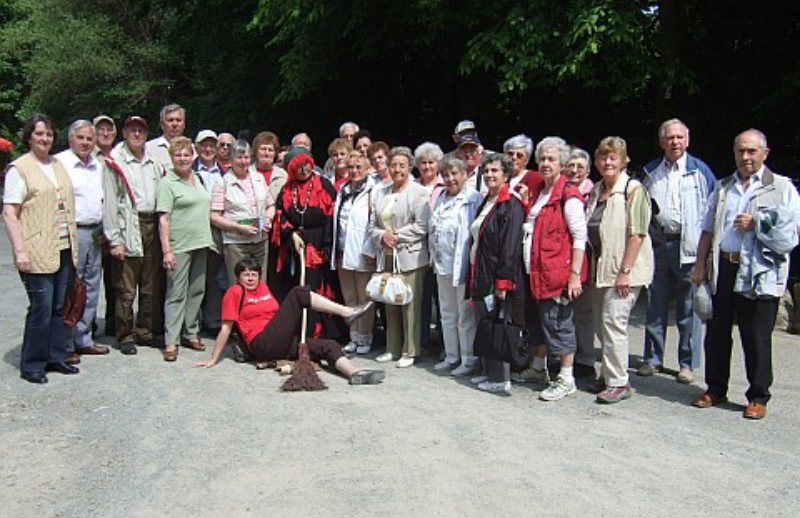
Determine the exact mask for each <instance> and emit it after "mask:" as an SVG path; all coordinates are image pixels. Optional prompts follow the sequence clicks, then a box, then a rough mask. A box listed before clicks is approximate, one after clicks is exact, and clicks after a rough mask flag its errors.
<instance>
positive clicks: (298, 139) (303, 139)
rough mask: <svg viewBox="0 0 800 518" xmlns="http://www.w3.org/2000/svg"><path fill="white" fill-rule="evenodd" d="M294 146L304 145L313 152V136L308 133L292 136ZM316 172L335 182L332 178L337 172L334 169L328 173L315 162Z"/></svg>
mask: <svg viewBox="0 0 800 518" xmlns="http://www.w3.org/2000/svg"><path fill="white" fill-rule="evenodd" d="M292 146H293V147H294V146H302V147H304V148H306V149H307V150H308V152H309V153H311V152H312V150H311V137H309V136H308V133H298V134H297V135H295V136H294V137H292ZM331 163H333V162H331ZM314 172H315V173H317V174H318V175H321V176H324V177H325V178H327V179H328V180H330V181H331V182H333V179H332V178H333V177H334V176H335V173H334V172H333V171H331V172H330V174H328V173H326V172H325V171H324V170H322V169H320V167H319V166H318V165H316V164H314Z"/></svg>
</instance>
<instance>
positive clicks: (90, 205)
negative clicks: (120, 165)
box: [55, 149, 103, 225]
mask: <svg viewBox="0 0 800 518" xmlns="http://www.w3.org/2000/svg"><path fill="white" fill-rule="evenodd" d="M55 158H56V159H57V160H58V161H59V162H61V164H62V165H63V166H64V168H65V169H66V170H67V173H68V174H69V179H70V180H71V181H72V191H73V193H74V194H75V223H77V224H78V225H96V224H98V223H102V222H103V167H102V166H101V165H100V162H98V160H97V157H95V155H94V153H90V154H89V159H88V161H87V162H84V161H83V160H81V159H80V158H79V157H78V155H76V154H75V152H74V151H73V150H72V149H67V150H66V151H62V152H61V153H58V154H56V155H55Z"/></svg>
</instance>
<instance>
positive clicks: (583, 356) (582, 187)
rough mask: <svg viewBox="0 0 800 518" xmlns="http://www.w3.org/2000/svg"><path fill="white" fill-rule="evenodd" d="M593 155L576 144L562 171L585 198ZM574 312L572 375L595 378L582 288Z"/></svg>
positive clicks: (587, 303) (586, 301) (588, 316)
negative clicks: (573, 363)
mask: <svg viewBox="0 0 800 518" xmlns="http://www.w3.org/2000/svg"><path fill="white" fill-rule="evenodd" d="M591 164H592V159H591V157H590V155H589V153H587V152H586V151H584V150H583V149H581V148H579V147H573V148H572V149H570V152H569V160H567V167H566V168H565V171H564V174H566V175H567V178H569V181H570V182H572V183H573V184H575V185H576V186H577V187H578V190H579V191H580V192H581V194H582V195H583V199H584V200H586V199H587V198H588V197H589V193H590V192H591V190H592V187H593V186H594V183H592V181H591V180H589V178H588V177H589V171H590V168H591ZM590 251H591V250H587V256H586V257H585V258H584V262H585V263H586V264H589V261H591V257H590V254H589V252H590ZM572 308H573V314H574V316H575V318H574V319H573V321H574V322H575V338H576V340H577V342H578V350H577V351H576V353H575V377H576V378H588V377H592V378H594V377H595V375H596V373H595V370H594V326H593V325H592V296H591V294H590V293H587V290H586V289H584V291H583V293H582V294H581V295H580V296H579V297H578V298H577V299H575V300H573V301H572Z"/></svg>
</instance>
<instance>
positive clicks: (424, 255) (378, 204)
mask: <svg viewBox="0 0 800 518" xmlns="http://www.w3.org/2000/svg"><path fill="white" fill-rule="evenodd" d="M391 194H392V184H388V185H385V186H375V187H374V188H373V190H372V214H371V215H370V218H369V223H368V224H367V236H368V241H367V242H368V243H369V244H370V245H371V246H369V247H365V250H364V253H365V254H366V255H369V256H372V257H375V258H376V260H377V269H378V271H384V264H383V263H384V253H385V252H386V251H387V250H384V245H383V235H384V234H385V233H386V229H385V228H384V226H383V220H382V219H381V212H382V211H383V209H384V208H385V207H386V204H387V203H388V201H389V196H390V195H391ZM429 199H430V196H429V195H428V191H427V190H426V189H425V188H424V187H423V186H421V185H420V184H418V183H416V182H414V181H413V180H411V179H409V180H408V186H407V187H406V189H405V190H404V191H403V192H402V193H400V195H399V196H398V198H397V202H396V203H395V205H394V213H393V217H392V228H393V229H394V232H395V233H396V234H397V241H398V242H397V250H396V253H397V254H398V255H397V259H398V264H399V268H400V271H401V272H409V271H412V270H416V269H418V268H422V267H423V266H427V265H428V264H429V263H430V256H429V254H428V220H429V219H430V217H431V206H430V203H429ZM387 266H388V267H389V268H391V266H390V265H387Z"/></svg>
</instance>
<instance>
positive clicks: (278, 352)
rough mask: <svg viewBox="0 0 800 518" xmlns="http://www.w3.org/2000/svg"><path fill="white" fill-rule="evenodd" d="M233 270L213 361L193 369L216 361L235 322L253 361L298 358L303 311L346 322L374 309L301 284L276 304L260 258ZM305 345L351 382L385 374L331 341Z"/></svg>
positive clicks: (373, 381)
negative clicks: (353, 359) (354, 361)
mask: <svg viewBox="0 0 800 518" xmlns="http://www.w3.org/2000/svg"><path fill="white" fill-rule="evenodd" d="M235 271H236V278H237V283H236V284H234V285H233V286H231V287H230V288H228V291H227V292H225V296H224V297H223V298H222V327H221V328H220V330H219V334H218V335H217V340H216V342H215V343H214V351H213V352H212V353H211V359H210V360H206V361H202V362H197V363H195V364H194V365H195V367H213V366H214V365H216V364H217V363H218V362H219V359H220V356H222V351H223V349H225V344H226V343H227V342H228V338H229V337H230V335H231V332H232V331H233V326H234V325H236V326H237V328H238V331H239V333H240V334H241V336H242V340H243V341H244V347H245V348H246V349H247V350H248V351H249V352H250V354H251V355H252V356H253V357H255V359H256V362H268V361H275V360H296V359H297V356H298V354H297V349H298V344H299V337H298V334H299V333H298V332H299V330H300V321H301V318H302V313H303V309H312V310H314V311H319V312H323V313H329V314H331V315H338V316H340V317H342V318H344V319H345V321H347V323H348V324H349V323H351V322H354V321H355V320H356V319H358V318H360V317H361V316H362V315H364V314H365V313H366V312H367V311H368V310H369V309H371V308H372V302H368V303H367V304H364V305H362V306H359V307H357V308H351V307H348V306H342V305H341V304H337V303H336V302H333V301H332V300H328V299H326V298H325V297H323V296H322V295H318V294H316V293H314V292H312V291H310V290H309V289H308V288H307V287H303V286H298V287H296V288H293V289H292V291H290V292H289V294H288V295H287V296H286V298H285V299H284V301H283V304H281V305H279V304H278V301H277V300H276V299H275V297H273V296H272V293H270V291H269V288H268V287H267V285H266V283H264V281H263V280H261V263H260V262H259V261H256V260H255V259H243V260H241V261H239V263H237V264H236V267H235ZM306 344H307V345H308V353H309V356H310V357H311V360H312V361H315V362H319V361H320V360H325V361H326V362H327V364H328V366H331V367H335V368H336V370H338V371H339V372H341V373H342V374H344V375H345V376H346V377H347V378H348V379H349V380H350V384H351V385H374V384H377V383H380V382H381V381H383V378H384V377H385V373H384V372H383V371H382V370H372V369H358V368H356V366H355V365H353V364H352V363H351V362H350V360H348V359H347V357H345V355H344V353H343V352H342V347H341V346H340V345H339V344H338V343H336V342H335V341H333V340H317V339H313V338H310V339H308V340H307V341H306Z"/></svg>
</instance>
